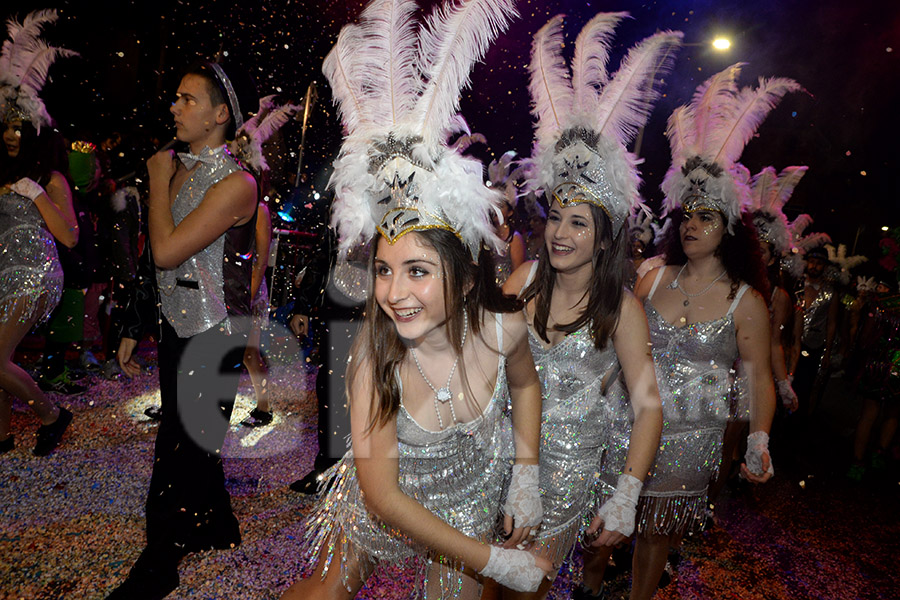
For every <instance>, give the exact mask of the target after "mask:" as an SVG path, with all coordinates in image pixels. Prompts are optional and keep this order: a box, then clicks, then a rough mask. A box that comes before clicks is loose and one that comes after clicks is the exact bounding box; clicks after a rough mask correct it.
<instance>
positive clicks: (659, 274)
mask: <svg viewBox="0 0 900 600" xmlns="http://www.w3.org/2000/svg"><path fill="white" fill-rule="evenodd" d="M665 270H666V268H665V267H660V268H659V271H657V273H656V279H654V280H653V287H651V288H650V293H649V294H647V300H653V294H654V293H656V287H657V286H658V285H659V280H660V279H662V276H663V272H665Z"/></svg>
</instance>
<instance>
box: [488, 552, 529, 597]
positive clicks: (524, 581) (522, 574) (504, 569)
mask: <svg viewBox="0 0 900 600" xmlns="http://www.w3.org/2000/svg"><path fill="white" fill-rule="evenodd" d="M479 573H481V574H482V575H484V576H485V577H489V578H491V579H493V580H494V581H496V582H497V583H499V584H500V585H502V586H504V587H507V588H509V589H511V590H515V591H517V592H534V591H537V589H538V586H540V585H541V580H542V579H543V578H544V575H545V573H544V570H543V569H541V568H540V567H538V566H537V564H535V560H534V556H533V555H532V554H531V553H530V552H525V551H524V550H507V549H505V548H500V547H499V546H491V557H490V559H488V563H487V564H486V565H485V566H484V568H483V569H482V570H481V571H479Z"/></svg>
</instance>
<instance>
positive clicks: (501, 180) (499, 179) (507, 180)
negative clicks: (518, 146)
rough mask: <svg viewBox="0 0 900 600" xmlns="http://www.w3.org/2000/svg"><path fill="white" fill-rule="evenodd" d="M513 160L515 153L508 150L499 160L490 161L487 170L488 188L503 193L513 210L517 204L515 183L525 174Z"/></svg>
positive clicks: (520, 163)
mask: <svg viewBox="0 0 900 600" xmlns="http://www.w3.org/2000/svg"><path fill="white" fill-rule="evenodd" d="M515 158H516V153H515V151H514V150H509V151H507V152H504V153H503V156H501V157H500V158H499V159H497V160H492V161H491V163H490V164H489V165H488V169H487V174H488V181H489V182H490V186H491V187H492V188H494V189H496V190H500V191H501V192H503V194H504V196H505V199H506V201H507V202H508V203H509V205H510V206H511V207H512V208H513V209H515V208H516V206H517V205H518V203H519V195H518V188H517V187H516V182H518V181H519V180H520V179H522V178H523V177H524V176H525V172H526V167H525V166H524V165H523V164H522V162H521V161H517V160H515Z"/></svg>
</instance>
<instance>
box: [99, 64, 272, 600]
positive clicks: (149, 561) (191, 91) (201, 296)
mask: <svg viewBox="0 0 900 600" xmlns="http://www.w3.org/2000/svg"><path fill="white" fill-rule="evenodd" d="M257 106H258V98H257V96H256V89H255V84H254V83H253V80H252V79H251V78H250V76H249V75H248V74H246V73H245V72H244V71H243V70H241V69H240V68H238V67H237V66H236V65H235V66H231V67H229V66H227V65H219V64H216V63H210V62H202V63H198V64H196V65H194V66H192V67H191V68H189V69H188V70H187V72H186V73H185V75H184V77H183V78H182V79H181V83H180V84H179V86H178V91H177V93H176V95H175V101H174V103H173V104H172V108H171V112H172V115H173V116H174V121H175V128H176V137H177V139H178V141H179V142H181V143H183V144H184V145H186V146H187V148H186V149H187V150H188V151H187V152H179V153H177V154H176V153H174V152H172V151H170V150H164V151H160V152H158V153H156V154H155V155H154V156H152V157H151V158H150V159H149V160H148V161H147V170H148V174H149V182H150V194H149V202H148V204H149V217H148V219H149V221H148V225H149V237H150V249H151V250H152V257H153V260H154V262H155V267H156V278H155V280H156V281H155V283H156V285H157V288H158V290H157V291H156V292H155V293H145V294H144V295H143V296H144V297H145V298H152V299H156V298H157V297H158V299H159V306H160V312H161V313H162V314H161V318H160V319H159V327H160V331H159V338H158V339H159V380H160V396H161V400H162V419H161V422H160V426H159V430H158V433H157V437H156V445H155V448H154V458H153V472H152V475H151V479H150V489H149V491H148V494H147V506H146V514H147V545H146V547H145V548H144V550H143V552H142V553H141V555H140V557H139V558H138V560H137V562H136V563H135V564H134V566H133V567H132V568H131V571H130V573H129V575H128V578H127V579H126V580H125V581H124V582H123V583H122V584H120V585H119V587H117V588H116V589H115V590H114V591H113V592H112V594H111V595H109V596H108V598H110V599H113V600H117V599H124V598H128V599H129V600H135V599H138V600H143V599H147V600H150V599H161V598H164V597H165V596H166V595H168V594H169V593H170V592H171V591H172V590H174V589H175V588H176V587H177V586H178V563H179V561H180V560H181V558H182V557H183V556H184V555H185V554H187V553H189V552H196V551H202V550H208V549H211V548H219V549H228V548H234V547H236V546H238V545H239V544H240V543H241V534H240V529H239V526H238V521H237V519H236V518H235V516H234V513H233V512H232V509H231V499H230V496H229V494H228V491H227V490H226V489H225V475H224V471H223V469H222V459H221V456H220V450H221V448H222V443H223V441H224V439H225V434H226V432H227V430H228V421H229V418H230V416H231V410H232V407H233V405H234V397H235V394H236V392H237V386H238V380H239V377H240V368H241V362H242V360H241V359H242V356H243V352H244V348H245V347H246V344H247V332H248V330H249V324H250V306H251V297H250V277H251V268H252V264H253V261H252V253H253V252H254V236H255V220H256V211H257V202H258V191H257V182H256V179H255V178H254V176H253V175H252V174H251V173H249V172H247V171H245V170H244V169H243V167H242V166H241V165H240V164H239V163H238V162H236V161H235V160H234V158H233V157H232V156H231V155H230V153H229V152H228V150H227V148H226V140H229V139H234V135H235V132H236V131H237V130H238V129H239V128H240V126H241V124H242V122H243V120H244V119H245V118H246V117H247V116H248V114H249V113H248V111H251V110H256V108H257ZM144 281H145V283H151V284H152V282H153V278H152V277H145V278H144ZM137 312H139V311H137ZM131 314H135V311H132V313H131ZM138 320H140V317H138ZM147 325H150V324H149V323H147ZM126 331H129V332H133V331H135V329H134V328H126ZM138 339H140V336H139V335H136V336H135V337H123V339H122V342H121V343H120V347H119V352H118V360H119V364H120V366H121V368H122V371H123V372H124V373H125V374H126V375H128V376H133V375H135V374H136V373H137V372H138V369H139V367H138V365H137V363H136V362H135V360H134V349H135V346H136V344H137V340H138Z"/></svg>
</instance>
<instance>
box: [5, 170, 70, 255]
mask: <svg viewBox="0 0 900 600" xmlns="http://www.w3.org/2000/svg"><path fill="white" fill-rule="evenodd" d="M10 188H11V189H12V190H13V191H14V192H16V193H17V194H19V195H22V196H25V197H26V198H29V199H31V201H32V202H34V205H35V207H37V209H38V211H39V212H40V213H41V217H42V218H43V219H44V223H46V225H47V229H49V230H50V233H51V234H52V235H53V237H55V238H56V239H57V240H59V242H60V243H61V244H62V245H63V246H65V247H66V248H74V247H75V244H77V243H78V220H77V219H76V218H75V208H74V207H73V206H72V190H71V189H70V188H69V184H68V182H67V181H66V178H65V177H64V176H63V175H62V174H61V173H59V172H57V171H53V172H52V173H51V174H50V180H49V181H48V182H47V187H46V189H45V188H42V187H41V186H40V184H38V183H37V182H35V181H33V180H31V179H28V178H27V177H26V178H24V179H20V180H19V181H17V182H15V183H14V184H12V185H11V186H10Z"/></svg>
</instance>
